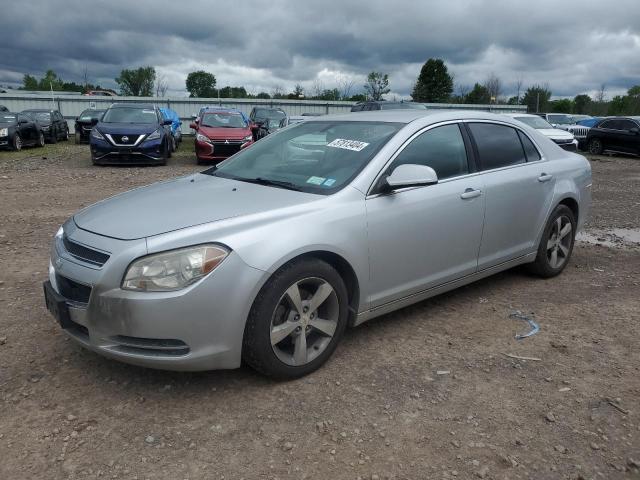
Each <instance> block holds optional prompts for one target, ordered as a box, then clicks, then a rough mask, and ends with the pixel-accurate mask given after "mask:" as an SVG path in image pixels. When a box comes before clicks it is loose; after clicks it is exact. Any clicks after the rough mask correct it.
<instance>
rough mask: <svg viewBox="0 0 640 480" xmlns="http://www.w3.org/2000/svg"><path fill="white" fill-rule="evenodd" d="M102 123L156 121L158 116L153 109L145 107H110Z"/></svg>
mask: <svg viewBox="0 0 640 480" xmlns="http://www.w3.org/2000/svg"><path fill="white" fill-rule="evenodd" d="M102 123H158V117H157V116H156V112H155V110H150V109H146V108H111V109H109V110H107V111H106V113H105V114H104V116H103V117H102Z"/></svg>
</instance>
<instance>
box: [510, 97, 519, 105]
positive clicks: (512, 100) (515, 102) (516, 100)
mask: <svg viewBox="0 0 640 480" xmlns="http://www.w3.org/2000/svg"><path fill="white" fill-rule="evenodd" d="M507 105H520V99H519V98H518V96H517V95H514V96H513V97H509V100H507Z"/></svg>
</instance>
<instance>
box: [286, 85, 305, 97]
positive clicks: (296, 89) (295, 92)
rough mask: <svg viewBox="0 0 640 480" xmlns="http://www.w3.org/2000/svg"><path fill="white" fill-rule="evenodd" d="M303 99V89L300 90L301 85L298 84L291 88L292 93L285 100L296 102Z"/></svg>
mask: <svg viewBox="0 0 640 480" xmlns="http://www.w3.org/2000/svg"><path fill="white" fill-rule="evenodd" d="M303 97H304V89H303V88H302V85H300V84H299V83H296V86H295V87H293V92H291V93H290V94H289V95H287V98H288V99H290V100H296V99H299V98H303Z"/></svg>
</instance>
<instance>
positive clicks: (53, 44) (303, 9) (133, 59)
mask: <svg viewBox="0 0 640 480" xmlns="http://www.w3.org/2000/svg"><path fill="white" fill-rule="evenodd" d="M3 13H5V14H6V18H11V19H12V22H11V23H10V24H9V23H8V22H5V24H4V25H3V27H2V41H0V84H2V83H16V82H19V81H20V78H21V77H22V74H24V73H29V74H35V75H38V76H39V75H42V74H43V73H44V71H45V70H47V69H48V68H51V69H54V70H55V71H56V72H57V73H58V74H59V75H60V76H61V77H62V78H64V79H65V80H68V81H76V82H78V81H81V80H82V77H83V73H84V70H85V67H86V69H87V71H88V73H89V76H90V80H91V81H92V82H93V83H100V84H102V85H103V86H111V87H114V86H115V82H114V81H113V79H114V77H115V76H117V75H118V73H119V72H120V70H121V69H123V68H132V67H137V66H141V65H153V66H155V67H156V69H157V71H158V72H159V74H161V75H163V76H164V77H165V78H166V79H167V81H168V82H169V85H170V91H171V92H172V93H173V94H176V95H181V94H184V80H185V78H186V74H187V73H188V72H189V71H192V70H195V69H205V70H209V71H211V72H213V73H214V74H216V76H217V78H218V83H219V84H220V85H227V84H231V85H244V86H245V87H246V88H247V89H248V90H249V91H254V92H258V91H261V90H267V91H269V90H271V89H273V88H274V87H275V86H276V85H278V86H281V87H283V88H285V89H286V90H288V89H291V88H292V87H293V85H294V84H295V83H302V85H303V86H304V87H305V88H307V89H310V88H311V87H312V85H313V84H314V82H318V81H320V82H321V83H322V84H324V85H325V87H326V88H333V87H334V86H337V84H338V83H339V82H340V81H341V80H345V79H348V80H352V81H354V82H355V85H356V88H357V89H360V88H361V86H362V84H363V82H364V77H365V75H366V73H367V72H369V71H371V70H376V71H382V72H386V73H388V74H389V76H390V80H391V87H392V90H393V92H394V93H395V94H397V95H400V96H407V95H408V94H409V93H410V91H411V87H412V84H413V82H414V81H415V79H416V77H417V75H418V72H419V70H420V67H421V65H422V63H424V61H425V60H426V59H427V58H429V57H441V58H443V59H445V61H446V62H447V64H448V65H449V69H450V71H451V72H452V73H453V74H454V75H455V81H456V83H458V84H465V85H472V84H473V83H474V82H476V81H478V82H482V81H484V80H485V79H486V78H487V76H488V75H489V74H491V73H495V74H497V75H498V76H499V77H500V78H501V79H502V80H503V83H504V84H505V92H504V93H505V94H511V93H512V91H513V85H514V84H515V81H516V80H517V79H522V80H523V83H524V85H525V86H526V85H530V84H533V83H542V84H548V85H549V87H550V88H551V90H552V91H553V93H554V95H557V96H567V95H569V96H573V95H576V94H578V93H592V92H594V91H596V90H597V89H598V88H599V86H600V85H601V84H606V85H607V91H608V94H609V95H613V94H615V93H619V92H622V91H624V90H626V89H627V88H629V87H630V86H631V85H633V84H637V83H640V9H638V8H637V0H618V1H617V2H608V3H607V4H606V5H605V4H602V3H596V2H588V1H585V0H577V1H573V0H567V1H563V2H557V1H553V0H538V1H536V2H531V1H524V0H520V1H509V2H507V1H491V0H484V1H482V0H460V1H456V2H452V1H446V0H444V1H430V2H414V1H398V2H388V1H382V0H368V1H351V2H345V1H344V0H342V1H337V0H325V1H324V2H294V1H287V0H273V1H271V2H268V3H264V2H260V3H259V2H253V1H245V2H238V1H237V0H236V1H226V0H217V1H215V2H211V1H205V0H192V1H190V2H188V3H187V4H182V3H180V4H179V2H171V3H167V2H150V1H141V2H131V1H130V0H126V1H125V0H110V1H109V2H108V3H104V4H102V3H100V4H97V3H96V2H86V1H81V0H71V1H65V2H62V1H54V0H32V1H30V2H26V3H24V2H23V3H21V4H19V5H18V4H12V5H7V6H5V7H4V10H3Z"/></svg>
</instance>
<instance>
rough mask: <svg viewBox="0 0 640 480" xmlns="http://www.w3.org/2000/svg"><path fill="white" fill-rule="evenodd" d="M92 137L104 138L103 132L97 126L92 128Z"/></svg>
mask: <svg viewBox="0 0 640 480" xmlns="http://www.w3.org/2000/svg"><path fill="white" fill-rule="evenodd" d="M91 137H92V138H95V139H97V140H104V137H103V136H102V134H101V133H100V132H99V131H98V130H97V129H95V128H94V129H93V130H91Z"/></svg>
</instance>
